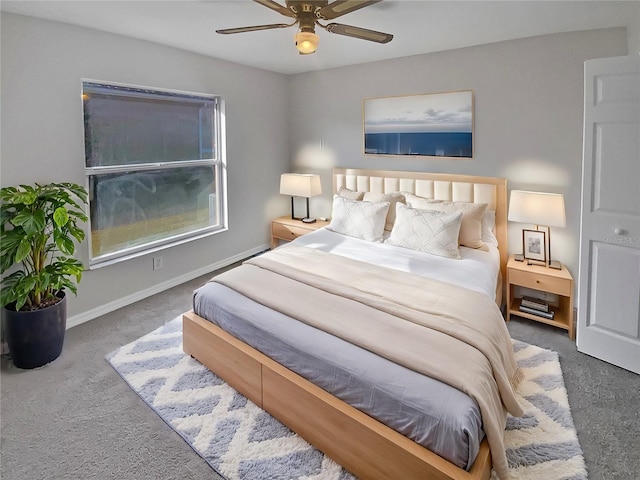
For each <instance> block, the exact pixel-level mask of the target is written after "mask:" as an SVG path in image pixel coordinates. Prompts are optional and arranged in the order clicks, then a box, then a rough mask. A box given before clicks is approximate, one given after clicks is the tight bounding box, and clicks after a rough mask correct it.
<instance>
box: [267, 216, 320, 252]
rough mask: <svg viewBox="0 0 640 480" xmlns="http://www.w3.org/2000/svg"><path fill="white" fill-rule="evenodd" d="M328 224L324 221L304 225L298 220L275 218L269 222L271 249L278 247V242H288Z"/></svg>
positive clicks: (287, 217)
mask: <svg viewBox="0 0 640 480" xmlns="http://www.w3.org/2000/svg"><path fill="white" fill-rule="evenodd" d="M329 223H330V222H327V221H325V220H316V221H315V222H314V223H304V222H302V221H300V220H293V219H292V218H291V217H290V216H286V217H280V218H276V219H275V220H273V221H272V222H271V248H272V249H273V248H276V247H277V246H278V240H283V241H285V242H290V241H291V240H294V239H296V238H298V237H301V236H302V235H305V234H307V233H310V232H313V231H315V230H317V229H319V228H322V227H326V226H327V225H329Z"/></svg>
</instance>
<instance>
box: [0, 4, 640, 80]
mask: <svg viewBox="0 0 640 480" xmlns="http://www.w3.org/2000/svg"><path fill="white" fill-rule="evenodd" d="M278 1H279V3H281V4H284V0H278ZM0 8H1V10H2V11H3V12H11V13H17V14H22V15H29V16H33V17H40V18H45V19H49V20H55V21H60V22H65V23H71V24H74V25H80V26H84V27H89V28H94V29H97V30H103V31H106V32H112V33H117V34H121V35H126V36H129V37H134V38H139V39H142V40H148V41H151V42H155V43H160V44H163V45H168V46H171V47H176V48H180V49H183V50H189V51H192V52H197V53H201V54H203V55H208V56H211V57H215V58H221V59H224V60H229V61H233V62H236V63H241V64H244V65H250V66H253V67H258V68H263V69H266V70H271V71H274V72H279V73H285V74H291V73H300V72H306V71H312V70H319V69H325V68H333V67H340V66H345V65H353V64H358V63H365V62H371V61H376V60H383V59H388V58H395V57H404V56H408V55H416V54H421V53H430V52H437V51H443V50H450V49H454V48H461V47H468V46H473V45H480V44H485V43H491V42H498V41H503V40H511V39H516V38H523V37H531V36H536V35H544V34H549V33H557V32H569V31H577V30H589V29H596V28H608V27H618V26H627V27H629V28H632V29H634V31H637V29H638V23H640V1H621V2H618V1H573V0H570V1H540V0H536V1H490V2H489V1H426V0H425V1H410V0H384V1H383V2H381V3H378V4H376V5H372V6H369V7H366V8H363V9H361V10H358V11H355V12H353V13H350V14H347V15H345V16H343V17H340V18H338V19H336V20H334V22H338V23H345V24H348V25H354V26H359V27H364V28H369V29H372V30H378V31H382V32H388V33H392V34H393V35H394V39H393V40H392V41H391V42H390V43H388V44H385V45H381V44H377V43H372V42H367V41H363V40H358V39H354V38H350V37H345V36H341V35H335V34H331V33H328V32H326V31H324V30H322V29H317V30H316V33H318V35H319V36H320V45H319V47H318V51H317V52H316V53H315V54H313V55H299V54H298V52H297V50H296V49H295V46H294V41H293V36H294V34H295V33H296V29H295V27H291V28H287V29H276V30H266V31H258V32H249V33H240V34H235V35H219V34H216V33H215V30H216V29H220V28H231V27H241V26H248V25H261V24H270V23H289V22H288V20H289V19H288V18H286V17H283V16H281V15H279V14H278V13H277V12H275V11H273V10H270V9H268V8H266V7H264V6H262V5H259V4H257V3H254V2H252V1H250V0H232V1H228V0H227V1H224V0H205V1H191V0H174V1H150V0H147V1H81V2H79V1H2V2H1V4H0Z"/></svg>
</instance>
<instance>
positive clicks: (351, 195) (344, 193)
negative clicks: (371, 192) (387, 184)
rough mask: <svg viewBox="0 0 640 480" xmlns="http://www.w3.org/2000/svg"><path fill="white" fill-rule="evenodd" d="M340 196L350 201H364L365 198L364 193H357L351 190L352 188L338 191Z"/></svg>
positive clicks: (341, 188) (343, 188)
mask: <svg viewBox="0 0 640 480" xmlns="http://www.w3.org/2000/svg"><path fill="white" fill-rule="evenodd" d="M338 195H340V196H341V197H343V198H348V199H349V200H362V197H364V192H356V191H354V190H351V189H350V188H346V187H340V189H339V190H338Z"/></svg>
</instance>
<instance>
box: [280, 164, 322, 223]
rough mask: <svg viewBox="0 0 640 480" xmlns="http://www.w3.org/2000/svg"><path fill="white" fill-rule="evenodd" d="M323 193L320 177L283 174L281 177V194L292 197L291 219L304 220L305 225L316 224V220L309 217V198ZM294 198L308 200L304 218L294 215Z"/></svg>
mask: <svg viewBox="0 0 640 480" xmlns="http://www.w3.org/2000/svg"><path fill="white" fill-rule="evenodd" d="M321 193H322V187H321V186H320V175H313V174H308V173H283V174H282V175H281V176H280V194H281V195H291V218H292V219H293V220H302V221H303V222H304V223H314V222H315V221H316V219H315V218H310V217H309V198H310V197H315V196H316V195H320V194H321ZM294 197H304V198H306V199H307V216H306V217H304V218H300V217H296V216H295V215H294V206H293V200H294Z"/></svg>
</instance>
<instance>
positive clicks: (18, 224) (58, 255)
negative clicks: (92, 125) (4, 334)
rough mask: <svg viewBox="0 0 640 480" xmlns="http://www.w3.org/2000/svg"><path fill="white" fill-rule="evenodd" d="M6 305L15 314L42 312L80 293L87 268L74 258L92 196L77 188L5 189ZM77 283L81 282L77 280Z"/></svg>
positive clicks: (1, 233) (0, 299)
mask: <svg viewBox="0 0 640 480" xmlns="http://www.w3.org/2000/svg"><path fill="white" fill-rule="evenodd" d="M0 200H1V201H2V206H1V208H0V222H1V224H0V273H2V274H3V275H4V273H5V272H6V271H7V270H9V269H11V268H12V267H14V266H15V267H17V270H16V271H14V272H12V273H11V274H10V275H8V276H7V277H6V278H3V279H2V290H1V294H0V303H1V304H2V306H4V307H8V308H13V304H14V303H15V310H16V311H20V310H38V309H41V308H45V307H47V306H50V305H53V304H55V303H57V302H58V301H59V298H58V296H57V295H58V294H59V292H61V291H62V290H64V289H68V290H69V291H71V292H73V293H74V294H77V286H76V283H79V282H80V279H81V278H82V272H83V270H84V267H83V265H82V263H81V262H80V261H79V260H76V259H75V258H73V254H74V251H75V244H74V240H76V241H78V242H82V240H83V239H84V236H85V234H84V231H83V230H82V229H81V228H80V227H78V222H86V221H87V216H86V215H85V214H84V205H85V204H86V203H87V191H86V190H85V188H84V187H82V186H80V185H76V184H73V183H50V184H47V185H38V184H35V186H29V185H20V186H19V187H5V188H2V189H0ZM72 279H75V283H74V282H73V281H72Z"/></svg>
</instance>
